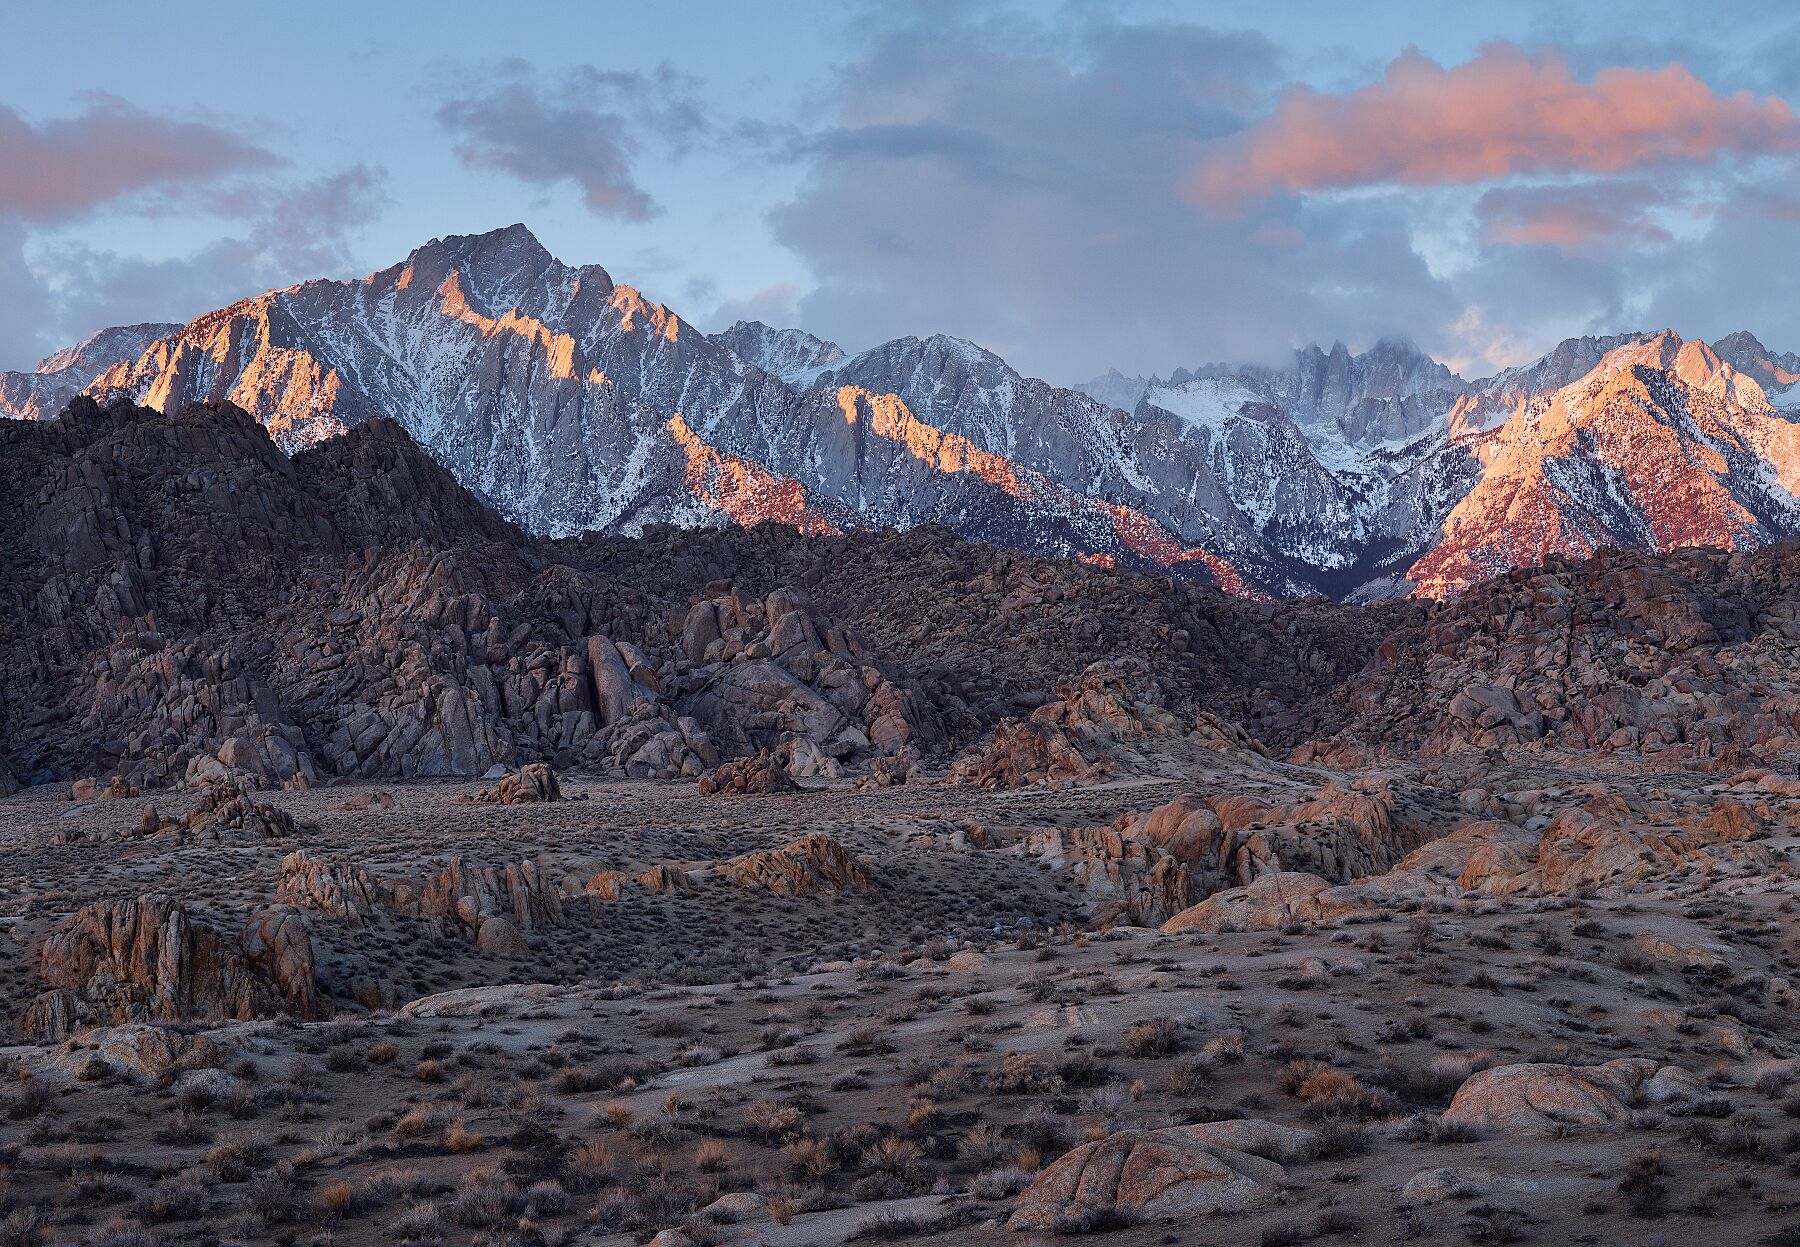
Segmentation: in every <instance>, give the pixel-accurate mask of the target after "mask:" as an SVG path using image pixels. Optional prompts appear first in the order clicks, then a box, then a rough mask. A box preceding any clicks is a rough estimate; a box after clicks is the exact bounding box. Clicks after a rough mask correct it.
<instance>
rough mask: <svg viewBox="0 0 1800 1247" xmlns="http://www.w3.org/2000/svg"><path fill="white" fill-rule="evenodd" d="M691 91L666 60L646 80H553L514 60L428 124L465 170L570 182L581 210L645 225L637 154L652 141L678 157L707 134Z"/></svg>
mask: <svg viewBox="0 0 1800 1247" xmlns="http://www.w3.org/2000/svg"><path fill="white" fill-rule="evenodd" d="M693 88H694V84H693V82H692V81H691V80H690V79H688V78H686V77H685V76H683V75H681V74H679V73H677V72H676V71H675V70H674V69H673V68H671V67H670V66H669V65H667V64H664V65H662V66H660V67H659V68H658V69H657V70H656V71H655V72H654V73H651V74H640V73H630V72H611V71H603V70H599V69H596V68H594V67H593V66H582V67H579V68H577V69H575V70H572V71H568V72H563V73H558V74H557V75H556V76H555V79H554V82H553V84H552V83H546V81H545V80H544V75H543V74H542V73H541V72H538V71H535V70H533V69H532V68H531V67H530V66H528V65H526V64H525V63H523V62H521V61H516V60H514V61H507V62H505V63H504V64H502V65H501V66H500V67H499V68H498V69H496V70H494V71H493V72H491V73H490V74H488V75H487V77H486V79H485V80H484V81H483V82H482V84H481V86H480V88H479V89H478V90H476V91H473V92H471V93H468V94H464V95H458V96H455V97H453V98H451V99H448V100H445V101H444V103H443V104H442V106H441V107H439V109H438V111H437V120H438V122H439V124H441V125H442V126H443V127H444V128H445V129H446V130H448V131H449V132H450V134H451V135H452V136H453V138H454V146H453V148H452V150H453V151H454V152H455V154H456V158H457V159H458V160H459V161H461V162H462V163H463V164H464V165H465V166H467V167H468V168H471V169H486V170H492V171H494V172H498V173H504V174H507V175H509V176H511V177H514V178H517V179H518V180H519V181H521V182H524V183H526V184H527V185H531V186H538V187H551V186H556V185H559V184H561V183H564V182H569V183H573V184H574V185H575V186H576V187H578V188H579V189H580V191H581V197H582V201H583V202H584V203H585V204H586V205H587V207H588V210H589V211H590V212H593V213H595V214H596V215H598V216H608V217H616V218H619V219H621V220H626V221H644V220H648V219H650V218H651V217H653V216H655V215H656V214H657V212H658V208H657V205H656V201H655V200H654V199H653V198H652V197H651V195H650V194H649V192H648V191H646V190H644V189H643V188H642V187H641V186H639V185H638V182H637V178H636V173H635V170H634V163H635V161H636V159H637V158H638V156H639V155H640V154H641V153H642V152H643V151H644V150H645V148H646V146H647V145H649V144H652V143H654V144H656V145H657V146H658V147H659V148H661V149H663V150H667V151H669V152H670V153H672V154H676V155H679V154H683V153H685V152H686V151H687V150H688V149H689V148H690V147H691V146H692V145H693V144H694V143H695V142H697V141H698V140H699V139H701V138H702V137H704V136H705V135H706V134H707V133H708V131H709V124H708V122H707V120H706V117H705V115H704V113H703V112H702V111H701V109H700V106H699V104H698V103H697V102H696V101H695V99H694V94H693Z"/></svg>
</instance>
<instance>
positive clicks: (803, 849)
mask: <svg viewBox="0 0 1800 1247" xmlns="http://www.w3.org/2000/svg"><path fill="white" fill-rule="evenodd" d="M712 873H713V874H714V875H717V876H718V877H719V878H721V879H724V880H725V881H726V882H728V883H731V884H732V885H734V886H736V887H740V888H761V889H763V890H764V891H768V892H773V893H775V894H776V895H777V896H830V895H832V894H834V893H837V892H847V891H852V890H854V891H858V892H866V891H868V890H869V889H870V888H872V887H874V886H875V884H874V880H873V879H871V878H870V877H869V871H868V868H867V867H865V866H864V865H863V864H862V863H861V862H859V861H857V860H856V856H855V855H854V854H853V853H851V852H850V850H849V849H847V848H845V847H844V846H843V845H841V844H839V843H838V842H837V841H836V840H833V839H832V838H831V837H830V836H827V835H824V834H823V833H820V832H813V833H812V834H810V835H805V836H801V837H800V838H799V839H797V840H790V841H788V842H787V843H786V844H784V845H782V846H781V847H780V848H778V849H770V850H768V851H766V852H762V853H746V854H744V855H743V856H741V857H733V858H728V859H727V860H725V861H722V862H718V863H715V864H714V866H713V867H712Z"/></svg>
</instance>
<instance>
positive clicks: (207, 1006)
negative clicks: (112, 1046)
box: [26, 896, 318, 1039]
mask: <svg viewBox="0 0 1800 1247" xmlns="http://www.w3.org/2000/svg"><path fill="white" fill-rule="evenodd" d="M37 958H38V972H39V975H40V976H41V977H42V979H43V981H44V982H45V983H47V984H49V985H50V988H51V990H50V991H49V992H48V993H46V994H45V995H44V996H40V997H39V998H38V1000H37V1001H35V1002H34V1003H33V1004H32V1006H31V1008H30V1010H29V1012H28V1015H27V1020H26V1029H27V1030H28V1031H29V1032H30V1033H32V1034H34V1035H35V1036H37V1037H38V1038H42V1039H60V1038H62V1037H63V1036H64V1035H66V1034H67V1033H69V1031H70V1030H71V1029H72V1028H73V1026H75V1025H77V1024H79V1025H117V1024H121V1023H126V1022H181V1021H190V1020H196V1019H216V1018H224V1019H236V1020H248V1019H250V1018H253V1017H259V1016H263V1015H266V1014H272V1013H279V1012H292V1013H294V1014H296V1015H297V1016H300V1017H310V1016H312V1015H313V1013H314V1012H315V1011H316V1009H317V1005H318V997H317V992H316V989H315V986H314V984H313V979H312V954H311V946H310V942H309V940H308V938H307V933H306V929H305V925H304V922H302V921H299V920H298V917H297V915H294V914H291V913H280V912H274V911H265V912H263V913H259V914H256V915H254V916H253V917H252V918H251V920H250V923H249V924H248V925H247V926H246V928H245V930H244V933H243V935H242V937H241V938H240V939H237V940H232V939H229V938H227V937H226V936H223V935H221V934H219V933H218V932H216V931H214V930H212V929H210V928H208V927H206V926H203V925H201V924H200V923H197V922H195V921H194V920H192V919H191V918H189V916H188V914H187V911H186V910H185V909H183V908H182V906H181V905H180V904H179V903H177V902H175V901H173V900H170V899H169V898H167V897H157V896H143V897H139V898H137V899H136V900H130V901H106V902H96V903H94V904H92V905H85V906H83V907H82V908H81V909H80V910H78V911H77V912H76V913H75V914H74V915H72V916H71V917H70V918H69V919H68V920H67V921H66V922H65V923H64V924H63V925H62V926H61V927H59V928H58V929H57V930H56V931H54V932H52V933H51V934H50V935H49V936H48V937H47V938H45V940H44V941H43V944H42V945H41V947H40V948H39V949H38V950H37Z"/></svg>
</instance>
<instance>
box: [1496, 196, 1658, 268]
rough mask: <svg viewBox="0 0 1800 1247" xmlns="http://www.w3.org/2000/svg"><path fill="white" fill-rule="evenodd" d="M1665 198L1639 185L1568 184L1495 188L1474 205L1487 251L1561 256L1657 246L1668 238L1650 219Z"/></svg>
mask: <svg viewBox="0 0 1800 1247" xmlns="http://www.w3.org/2000/svg"><path fill="white" fill-rule="evenodd" d="M1668 200H1669V196H1668V195H1667V194H1666V193H1664V192H1663V191H1662V190H1660V189H1659V188H1658V187H1657V186H1655V185H1653V184H1650V183H1647V182H1641V181H1617V180H1607V181H1599V182H1585V183H1580V184H1577V185H1574V186H1498V187H1495V188H1494V189H1492V190H1490V191H1488V192H1487V193H1486V194H1484V195H1482V197H1481V199H1480V201H1479V202H1477V203H1476V205H1475V219H1476V221H1477V222H1479V224H1480V226H1481V242H1482V245H1483V246H1488V247H1533V246H1541V247H1554V248H1555V249H1557V250H1558V251H1563V252H1571V253H1572V252H1580V251H1594V250H1597V249H1600V248H1604V247H1608V246H1615V245H1629V246H1638V247H1661V246H1666V245H1668V244H1669V243H1671V242H1673V241H1674V237H1675V236H1674V235H1673V234H1672V233H1671V232H1670V231H1669V230H1668V228H1667V227H1665V226H1664V225H1662V224H1660V223H1659V222H1658V221H1657V220H1656V219H1655V214H1656V213H1657V212H1659V211H1661V210H1663V209H1664V208H1665V206H1666V205H1667V204H1668Z"/></svg>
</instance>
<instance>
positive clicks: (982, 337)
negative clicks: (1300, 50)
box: [770, 9, 1460, 382]
mask: <svg viewBox="0 0 1800 1247" xmlns="http://www.w3.org/2000/svg"><path fill="white" fill-rule="evenodd" d="M1283 72H1284V70H1283V65H1282V59H1281V53H1280V51H1279V50H1278V49H1277V48H1276V47H1275V46H1274V45H1273V44H1272V43H1271V42H1269V41H1268V40H1266V39H1264V38H1263V37H1261V36H1259V35H1255V34H1244V33H1229V32H1218V31H1213V30H1208V29H1205V28H1201V27H1196V26H1191V25H1184V24H1152V25H1128V24H1121V23H1119V22H1116V21H1113V20H1110V19H1100V20H1093V21H1082V22H1077V23H1074V24H1073V25H1070V26H1065V27H1064V28H1063V29H1062V30H1059V31H1057V32H1055V33H1052V32H1051V31H1050V30H1049V29H1048V28H1046V27H1043V26H1039V25H1037V24H1034V23H1032V22H1030V21H1029V20H1028V19H1025V18H1020V17H1008V16H1004V15H1003V16H999V17H994V18H991V19H988V20H983V21H977V20H972V19H970V18H968V17H967V16H965V15H963V13H962V11H961V10H958V9H950V10H946V11H943V12H940V13H939V14H938V15H937V16H936V17H934V18H932V19H931V20H929V21H927V20H923V19H917V20H912V21H903V20H899V19H897V18H896V19H895V20H893V21H892V22H890V23H889V24H887V25H885V26H884V27H883V28H882V29H880V30H878V31H877V32H876V33H875V34H874V35H873V36H872V37H871V38H870V41H869V43H868V44H867V45H866V47H865V49H864V50H863V52H862V54H861V55H860V56H859V57H857V58H855V59H853V60H851V61H850V62H848V63H847V64H845V65H844V66H843V67H842V68H841V70H840V71H839V73H838V75H837V77H836V79H835V80H834V82H833V84H832V87H831V90H830V92H829V95H828V97H827V98H826V100H825V101H824V111H823V113H822V115H823V116H824V117H825V118H826V121H827V124H826V125H824V126H823V127H816V128H815V129H814V130H813V131H812V132H811V133H808V134H807V135H805V136H804V137H803V138H801V139H800V140H799V141H798V142H796V143H795V144H794V145H793V148H792V150H793V152H794V154H795V156H796V157H797V158H799V159H801V160H803V161H804V166H803V167H804V169H805V176H804V180H803V182H802V185H801V187H800V190H799V191H798V193H797V194H796V195H794V196H793V197H792V198H791V199H790V200H789V201H788V202H786V203H783V204H782V205H780V206H779V207H778V208H776V209H775V210H774V212H773V213H772V215H771V218H770V221H771V225H772V228H773V229H774V232H775V235H776V238H777V240H778V241H779V242H781V243H782V244H783V245H784V246H786V247H787V248H788V249H789V250H791V251H792V252H794V253H795V254H796V255H797V256H798V257H799V258H800V259H801V261H802V262H803V263H804V264H805V265H806V267H807V268H808V269H809V270H810V272H811V275H812V277H813V281H814V285H813V287H812V288H811V289H810V290H808V291H807V292H806V293H805V294H804V295H803V296H802V297H801V300H800V306H799V312H800V320H799V324H800V325H801V327H804V328H806V329H808V330H811V331H812V332H815V333H818V334H820V335H821V336H824V337H829V338H832V339H834V340H837V341H839V342H842V343H843V344H844V345H845V346H846V347H847V348H850V349H860V348H862V347H866V346H868V345H871V344H872V343H874V342H877V341H881V340H884V339H887V338H893V337H898V336H901V335H904V334H909V333H910V334H921V335H922V334H928V333H934V332H944V333H951V334H956V335H959V336H963V337H967V338H971V339H973V340H975V341H977V342H980V343H982V344H983V345H985V346H988V347H990V348H991V349H993V350H996V351H998V352H999V353H1000V354H1001V355H1003V356H1005V357H1006V358H1007V359H1008V360H1009V361H1011V362H1012V363H1013V364H1015V366H1017V367H1019V368H1021V369H1022V370H1024V371H1026V372H1029V373H1034V374H1036V375H1039V376H1045V377H1048V378H1049V379H1051V380H1053V381H1060V382H1068V381H1073V380H1079V379H1084V378H1086V377H1088V376H1092V375H1094V374H1097V373H1100V372H1103V371H1105V369H1106V368H1108V367H1112V366H1116V367H1119V368H1121V369H1125V370H1128V371H1153V370H1154V371H1162V372H1167V371H1168V370H1170V369H1172V368H1174V367H1175V366H1177V365H1179V364H1188V365H1192V364H1197V363H1200V362H1204V361H1206V360H1209V359H1249V360H1256V361H1271V362H1273V361H1275V360H1277V359H1279V358H1281V357H1283V356H1284V355H1285V354H1286V352H1287V351H1288V350H1289V349H1290V348H1291V347H1293V346H1296V345H1299V344H1301V343H1303V342H1305V341H1307V340H1309V339H1312V338H1322V339H1324V340H1325V341H1330V340H1331V339H1332V338H1334V337H1342V338H1344V339H1345V340H1346V341H1350V342H1353V343H1354V342H1359V341H1361V342H1367V341H1370V340H1372V339H1373V338H1375V337H1377V336H1379V335H1380V334H1382V333H1384V332H1387V331H1390V330H1392V331H1414V332H1417V330H1418V327H1420V326H1432V325H1439V324H1445V323H1450V322H1453V321H1454V320H1455V319H1456V318H1457V316H1458V315H1459V313H1460V307H1459V306H1458V304H1457V303H1456V302H1455V300H1454V298H1453V297H1452V295H1451V292H1450V290H1449V288H1448V286H1447V285H1446V284H1445V283H1444V282H1443V281H1442V280H1441V279H1439V278H1438V277H1436V276H1434V275H1433V274H1432V273H1431V272H1430V271H1429V269H1428V267H1427V265H1426V264H1425V263H1424V261H1423V260H1422V259H1421V258H1420V257H1419V255H1418V254H1417V253H1416V252H1415V250H1414V248H1413V247H1412V245H1411V241H1410V236H1409V232H1408V223H1407V221H1406V219H1405V217H1404V215H1403V214H1402V213H1401V212H1399V211H1396V210H1395V209H1394V207H1393V206H1392V205H1388V204H1380V203H1366V204H1357V205H1326V204H1317V205H1301V204H1296V203H1293V202H1289V203H1285V204H1279V205H1275V206H1274V207H1273V208H1272V209H1271V211H1270V212H1269V213H1267V214H1265V215H1264V216H1263V217H1262V218H1261V219H1256V220H1235V219H1233V220H1225V219H1214V218H1210V217H1205V216H1204V215H1203V214H1199V213H1196V212H1195V211H1194V210H1193V208H1192V206H1191V205H1190V204H1188V203H1187V202H1186V201H1185V200H1184V199H1183V197H1182V194H1181V185H1180V179H1181V172H1182V171H1183V170H1185V169H1188V168H1191V167H1192V166H1193V165H1194V164H1195V163H1196V162H1198V161H1199V160H1200V159H1201V158H1202V157H1203V155H1204V154H1205V152H1206V150H1207V147H1208V144H1209V143H1210V142H1212V141H1214V140H1217V139H1220V138H1222V137H1225V136H1228V135H1231V134H1234V133H1236V132H1238V131H1240V130H1242V129H1243V128H1244V127H1245V126H1246V125H1248V124H1250V122H1251V121H1252V119H1253V118H1255V117H1257V116H1260V115H1262V114H1263V113H1264V112H1266V110H1267V108H1268V107H1269V105H1270V103H1271V98H1270V96H1269V95H1268V94H1267V92H1268V87H1267V85H1266V84H1270V83H1277V82H1280V81H1282V80H1283ZM1419 336H1420V337H1421V340H1425V338H1426V336H1427V335H1423V334H1420V335H1419Z"/></svg>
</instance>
